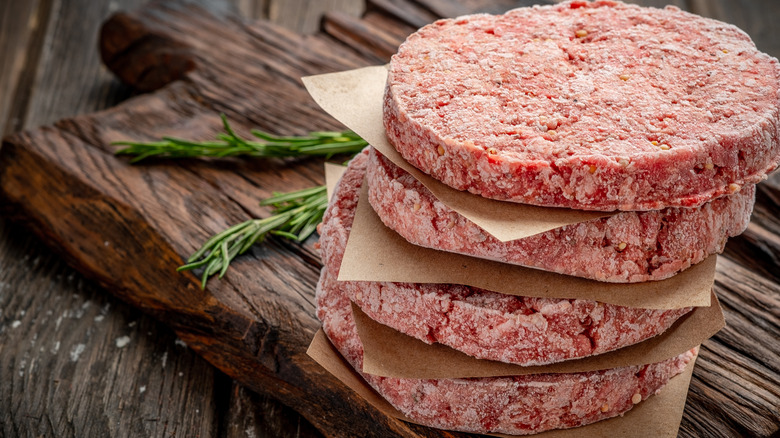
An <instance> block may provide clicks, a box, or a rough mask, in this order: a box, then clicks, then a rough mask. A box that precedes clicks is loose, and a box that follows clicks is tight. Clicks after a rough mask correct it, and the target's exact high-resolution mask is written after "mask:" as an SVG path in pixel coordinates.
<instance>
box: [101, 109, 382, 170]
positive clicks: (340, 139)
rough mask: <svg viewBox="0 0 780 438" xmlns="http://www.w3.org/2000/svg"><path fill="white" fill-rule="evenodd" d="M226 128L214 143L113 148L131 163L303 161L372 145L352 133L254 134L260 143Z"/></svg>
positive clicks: (171, 140)
mask: <svg viewBox="0 0 780 438" xmlns="http://www.w3.org/2000/svg"><path fill="white" fill-rule="evenodd" d="M221 117H222V125H223V128H224V130H225V132H223V133H220V134H217V136H216V137H217V138H216V140H213V141H203V142H198V141H192V140H184V139H181V138H176V137H164V138H163V139H162V141H155V142H134V141H117V142H113V143H112V144H113V145H118V146H126V147H125V148H123V149H120V150H118V151H117V152H116V154H117V155H130V156H132V157H133V158H132V159H131V160H130V162H131V163H137V162H139V161H142V160H145V159H147V158H152V157H157V158H200V157H213V158H226V157H240V156H247V157H299V156H308V155H320V156H325V157H331V156H333V155H336V154H356V153H358V152H360V150H362V149H363V148H364V147H366V145H367V144H368V143H367V142H366V141H365V140H363V139H362V138H360V137H359V136H358V135H357V134H355V133H354V132H352V131H340V132H338V131H333V132H331V131H316V132H310V133H309V135H305V136H300V137H281V136H276V135H272V134H269V133H267V132H263V131H258V130H252V131H251V132H252V135H253V136H254V137H256V138H257V139H258V140H260V141H252V140H247V139H244V138H241V137H239V136H238V134H236V133H235V131H234V130H233V128H232V127H231V126H230V123H229V122H228V120H227V117H225V115H224V114H222V115H221Z"/></svg>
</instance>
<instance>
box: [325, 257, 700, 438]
mask: <svg viewBox="0 0 780 438" xmlns="http://www.w3.org/2000/svg"><path fill="white" fill-rule="evenodd" d="M341 284H342V283H341V282H337V281H335V277H333V276H332V274H331V273H329V271H328V270H327V269H323V271H322V275H321V277H320V282H319V284H318V285H317V293H316V300H317V316H318V317H319V319H320V320H321V321H322V328H323V330H324V331H325V334H326V335H327V336H328V338H329V339H330V341H331V342H332V343H333V345H334V346H335V347H336V349H337V350H339V352H340V353H341V354H342V356H344V358H345V359H346V360H347V361H348V362H349V363H350V364H351V365H352V367H353V368H354V369H355V370H356V371H357V372H358V373H359V374H361V375H362V376H363V378H364V379H365V380H366V382H368V384H369V385H371V386H372V387H373V388H374V389H375V390H376V391H377V392H378V393H379V394H380V395H381V396H382V397H384V398H385V399H387V401H388V402H389V403H390V404H391V405H393V406H394V407H395V408H396V409H398V410H399V411H401V412H402V413H403V414H404V415H406V416H407V417H408V418H410V419H411V420H413V421H415V422H418V423H420V424H423V425H427V426H432V427H437V428H441V429H449V430H460V431H466V432H477V433H488V432H497V433H508V434H517V435H525V434H531V433H537V432H542V431H545V430H551V429H564V428H571V427H577V426H582V425H586V424H590V423H593V422H596V421H599V420H603V419H606V418H610V417H614V416H617V415H620V414H622V413H624V412H626V411H628V410H630V409H631V408H632V407H633V406H634V404H635V403H638V402H641V401H642V400H645V399H647V398H648V397H649V396H651V395H652V394H655V393H657V392H658V391H659V390H661V388H662V387H663V386H664V385H665V384H666V383H667V382H668V381H669V379H670V378H672V377H673V376H675V375H677V374H679V373H681V372H682V371H683V370H684V369H685V367H686V366H687V365H688V363H689V362H690V361H691V360H692V358H693V357H694V355H695V350H691V351H688V352H686V353H683V354H681V355H679V356H677V357H674V358H672V359H669V360H666V361H663V362H658V363H655V364H651V365H643V366H632V367H624V368H615V369H609V370H603V371H594V372H585V373H572V374H535V375H526V376H510V377H487V378H463V379H402V378H387V377H379V376H374V375H369V374H364V373H362V372H361V370H362V366H363V345H362V344H361V342H360V338H359V337H358V334H357V329H356V327H355V322H354V320H353V317H352V310H351V306H350V302H349V297H348V294H347V293H346V292H345V291H343V290H342V289H341Z"/></svg>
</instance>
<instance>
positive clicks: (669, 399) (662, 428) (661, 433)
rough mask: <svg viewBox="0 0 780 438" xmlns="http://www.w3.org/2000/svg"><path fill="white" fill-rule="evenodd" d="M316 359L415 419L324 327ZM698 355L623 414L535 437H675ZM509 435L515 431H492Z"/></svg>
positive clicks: (313, 347)
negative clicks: (374, 385) (347, 356)
mask: <svg viewBox="0 0 780 438" xmlns="http://www.w3.org/2000/svg"><path fill="white" fill-rule="evenodd" d="M306 353H307V354H308V355H309V356H310V357H311V358H312V359H314V361H315V362H317V363H318V364H320V365H321V366H322V367H323V368H325V370H327V371H328V372H330V373H331V374H333V375H334V376H335V377H336V378H337V379H339V380H340V381H341V382H342V383H344V384H345V385H347V387H349V388H350V389H352V390H353V391H355V392H356V393H358V395H360V396H361V397H363V398H364V399H365V400H366V401H367V402H369V403H370V404H371V405H372V406H374V407H375V408H376V409H378V410H379V411H380V412H382V413H383V414H385V415H388V416H390V417H392V418H398V419H400V420H403V421H407V422H410V423H414V422H413V421H411V420H409V419H408V418H406V417H405V416H404V415H403V414H402V413H401V412H400V411H398V410H397V409H395V408H394V407H393V406H391V405H390V403H388V402H387V401H386V400H385V399H384V398H382V397H381V396H380V395H379V394H377V392H376V391H374V390H373V389H372V388H371V387H370V386H369V385H368V384H367V383H366V382H365V380H363V378H362V377H360V375H359V374H358V373H357V372H355V370H354V369H353V368H352V367H351V366H350V365H349V364H348V363H347V362H346V360H344V358H342V357H341V355H340V354H339V352H338V350H336V348H335V347H333V344H331V343H330V341H329V340H328V338H327V336H325V333H324V332H323V331H322V329H320V330H319V331H318V332H317V333H316V334H315V336H314V340H312V342H311V344H310V345H309V349H308V351H307V352H306ZM695 361H696V359H695V358H694V360H692V361H691V363H689V364H688V366H687V367H686V368H685V371H683V372H682V373H681V374H679V375H678V376H675V377H674V378H672V379H671V380H670V381H669V383H668V384H667V385H666V386H665V387H664V388H662V389H661V392H659V393H658V394H656V395H654V396H652V397H650V398H648V399H647V400H644V401H642V403H639V404H638V405H636V406H634V408H633V409H631V410H630V411H628V412H626V413H625V414H623V416H619V417H615V418H611V419H609V420H604V421H599V422H598V423H594V424H590V425H588V426H582V427H578V428H574V429H567V430H554V431H549V432H542V433H540V434H537V435H533V436H534V437H539V438H588V437H610V438H637V437H659V438H675V437H676V436H677V431H678V429H679V427H680V421H681V420H682V415H683V410H684V409H685V400H686V398H687V396H688V386H689V385H690V381H691V376H692V375H693V368H694V363H695ZM491 436H498V437H504V438H509V437H512V436H513V435H504V434H492V435H491Z"/></svg>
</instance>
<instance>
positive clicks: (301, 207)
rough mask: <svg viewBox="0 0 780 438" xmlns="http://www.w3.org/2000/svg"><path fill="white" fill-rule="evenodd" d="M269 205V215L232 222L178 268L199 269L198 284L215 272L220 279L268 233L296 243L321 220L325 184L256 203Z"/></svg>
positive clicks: (323, 209) (324, 206)
mask: <svg viewBox="0 0 780 438" xmlns="http://www.w3.org/2000/svg"><path fill="white" fill-rule="evenodd" d="M260 204H261V205H270V206H273V215H272V216H269V217H267V218H264V219H251V220H248V221H246V222H242V223H240V224H238V225H234V226H232V227H230V228H228V229H226V230H224V231H222V232H220V233H217V234H216V235H214V236H213V237H212V238H210V239H209V240H208V241H207V242H206V243H204V244H203V246H201V247H200V249H198V250H197V251H196V252H195V253H194V254H192V256H190V258H189V259H188V260H187V264H185V265H184V266H181V267H179V269H178V270H179V271H189V270H193V269H198V268H203V272H202V273H201V287H202V288H204V289H205V287H206V283H207V282H208V279H209V278H210V277H211V276H212V275H216V274H219V278H222V277H223V276H224V275H225V272H227V269H228V266H229V265H230V262H232V261H233V259H235V258H236V257H237V256H239V255H241V254H243V253H245V252H246V251H248V250H249V248H251V247H252V245H254V244H255V243H258V242H262V241H263V240H264V239H265V237H266V236H267V235H268V234H275V235H279V236H282V237H285V238H288V239H292V240H294V241H297V242H300V241H303V240H305V239H306V238H307V237H309V236H310V235H311V234H312V233H313V232H314V231H315V230H316V229H317V225H318V224H319V223H320V221H321V220H322V216H323V214H324V213H325V209H326V208H327V206H328V198H327V194H326V191H325V186H318V187H312V188H309V189H304V190H298V191H295V192H290V193H280V194H275V195H274V196H273V197H271V198H268V199H266V200H264V201H262V202H261V203H260Z"/></svg>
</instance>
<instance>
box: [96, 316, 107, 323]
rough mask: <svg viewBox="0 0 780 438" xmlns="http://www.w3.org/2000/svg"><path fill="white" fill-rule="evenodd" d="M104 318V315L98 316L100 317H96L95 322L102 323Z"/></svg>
mask: <svg viewBox="0 0 780 438" xmlns="http://www.w3.org/2000/svg"><path fill="white" fill-rule="evenodd" d="M103 318H105V316H103V315H98V316H96V317H95V322H100V321H102V320H103Z"/></svg>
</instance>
